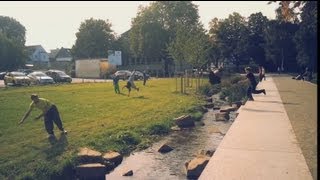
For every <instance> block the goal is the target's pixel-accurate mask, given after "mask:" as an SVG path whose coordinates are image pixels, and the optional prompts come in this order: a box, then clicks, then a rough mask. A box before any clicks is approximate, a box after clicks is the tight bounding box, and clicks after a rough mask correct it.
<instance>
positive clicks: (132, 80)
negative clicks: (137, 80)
mask: <svg viewBox="0 0 320 180" xmlns="http://www.w3.org/2000/svg"><path fill="white" fill-rule="evenodd" d="M135 72H136V71H135V70H133V71H132V73H131V75H130V77H129V79H128V82H127V84H126V85H125V86H123V87H122V90H123V88H125V87H126V88H127V89H128V91H129V93H128V96H130V92H131V88H133V89H135V90H137V91H139V88H138V87H136V85H135V84H134V73H135Z"/></svg>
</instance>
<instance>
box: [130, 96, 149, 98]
mask: <svg viewBox="0 0 320 180" xmlns="http://www.w3.org/2000/svg"><path fill="white" fill-rule="evenodd" d="M132 98H134V99H149V98H147V97H144V96H136V97H132Z"/></svg>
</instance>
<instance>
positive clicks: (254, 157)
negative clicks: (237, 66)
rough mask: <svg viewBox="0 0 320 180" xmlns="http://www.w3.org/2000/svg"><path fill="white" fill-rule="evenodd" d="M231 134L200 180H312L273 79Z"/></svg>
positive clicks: (264, 84) (249, 104) (244, 109)
mask: <svg viewBox="0 0 320 180" xmlns="http://www.w3.org/2000/svg"><path fill="white" fill-rule="evenodd" d="M260 88H265V89H266V91H267V95H263V94H259V95H254V99H255V101H248V102H247V103H246V104H245V105H244V106H243V107H242V108H241V110H240V113H239V115H238V117H237V119H236V120H235V122H234V123H233V124H232V126H231V127H230V129H229V130H228V132H227V134H226V136H225V137H224V139H223V140H222V142H221V143H220V145H219V146H218V148H217V150H216V152H215V154H214V155H213V156H212V158H211V159H210V161H209V163H208V164H207V166H206V168H205V170H204V171H203V172H202V174H201V176H200V178H199V179H200V180H207V179H210V180H211V179H215V180H231V179H234V180H273V179H277V180H278V179H279V180H302V179H303V180H312V176H311V174H310V171H309V169H308V167H307V164H306V161H305V158H304V156H303V155H302V152H301V149H300V147H299V145H298V142H297V139H296V136H295V134H294V132H293V129H292V126H291V123H290V120H289V118H288V116H287V113H286V111H285V108H284V106H283V103H282V101H281V98H280V95H279V92H278V89H277V87H276V85H275V83H274V81H273V79H272V78H271V77H268V78H267V80H266V81H263V82H262V83H260V84H259V85H258V88H257V89H260Z"/></svg>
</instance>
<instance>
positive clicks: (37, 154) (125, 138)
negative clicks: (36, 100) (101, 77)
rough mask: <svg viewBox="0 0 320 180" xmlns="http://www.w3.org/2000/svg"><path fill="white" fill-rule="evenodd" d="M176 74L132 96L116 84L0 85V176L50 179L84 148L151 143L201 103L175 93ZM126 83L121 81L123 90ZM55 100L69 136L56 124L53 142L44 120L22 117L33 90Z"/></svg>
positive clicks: (120, 148) (123, 149)
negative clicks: (154, 136)
mask: <svg viewBox="0 0 320 180" xmlns="http://www.w3.org/2000/svg"><path fill="white" fill-rule="evenodd" d="M175 83H176V82H175V80H174V79H154V80H150V81H148V82H147V86H143V85H142V82H141V81H136V85H137V86H139V87H140V91H139V92H137V91H135V90H133V91H132V92H131V96H130V97H127V96H126V95H127V90H126V89H124V92H123V93H124V94H120V95H118V94H115V93H114V90H113V85H112V83H86V84H66V85H53V86H34V87H16V88H7V89H6V88H3V89H0V145H1V148H0V154H1V157H0V179H6V178H10V177H15V178H18V179H19V178H22V177H24V178H27V177H29V178H33V179H43V178H45V179H48V176H49V175H50V176H51V177H54V176H53V175H55V174H56V175H59V174H61V169H62V168H65V167H67V166H68V165H70V164H72V162H74V161H72V160H73V158H72V157H73V156H74V154H75V153H76V151H77V150H78V148H79V147H83V146H89V147H91V148H94V149H96V150H99V151H101V152H106V151H107V150H118V151H121V152H129V151H130V150H132V149H134V148H136V147H137V146H141V145H142V146H143V145H146V144H148V143H150V142H152V136H151V135H152V134H159V133H161V132H166V131H167V129H168V128H169V126H170V125H171V124H172V119H173V118H174V117H177V116H179V115H182V114H183V113H186V112H189V110H190V108H192V107H195V106H197V105H198V104H199V103H200V100H199V98H196V96H193V95H182V94H179V93H175V92H174V91H175V90H176V85H175ZM124 84H125V82H124V81H121V82H120V89H121V87H122V86H123V85H124ZM32 93H37V94H38V95H39V96H40V97H44V98H47V99H49V100H51V101H52V102H54V103H55V104H56V105H57V107H58V109H59V111H60V115H61V117H62V121H63V124H64V126H65V129H66V130H67V131H68V135H67V136H66V137H64V136H61V135H60V132H59V131H58V129H57V128H56V127H55V133H56V136H57V139H58V142H56V143H55V144H50V142H49V141H48V139H47V133H46V131H45V129H44V125H43V120H33V119H34V117H35V116H37V115H39V114H40V111H38V110H35V111H33V112H32V113H31V116H30V117H29V118H28V119H27V120H26V121H25V123H24V124H22V125H20V126H18V122H19V121H20V120H21V118H22V116H23V115H24V113H25V112H26V110H27V109H28V106H29V104H30V103H31V100H30V94H32Z"/></svg>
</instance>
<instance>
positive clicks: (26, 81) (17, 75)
mask: <svg viewBox="0 0 320 180" xmlns="http://www.w3.org/2000/svg"><path fill="white" fill-rule="evenodd" d="M8 83H12V85H28V86H29V85H30V84H31V80H30V78H29V77H28V76H26V75H25V74H24V73H22V72H17V71H13V72H9V73H7V74H6V75H5V76H4V84H5V85H8Z"/></svg>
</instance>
